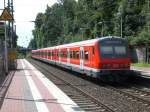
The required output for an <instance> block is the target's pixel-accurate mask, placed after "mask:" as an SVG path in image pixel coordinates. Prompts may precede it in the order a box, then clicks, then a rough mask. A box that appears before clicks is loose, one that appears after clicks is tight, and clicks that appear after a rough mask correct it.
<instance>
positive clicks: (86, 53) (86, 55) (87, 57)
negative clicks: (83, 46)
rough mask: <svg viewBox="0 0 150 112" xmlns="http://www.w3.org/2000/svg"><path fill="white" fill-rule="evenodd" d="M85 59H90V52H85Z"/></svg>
mask: <svg viewBox="0 0 150 112" xmlns="http://www.w3.org/2000/svg"><path fill="white" fill-rule="evenodd" d="M84 58H85V60H88V59H89V52H88V51H85V52H84Z"/></svg>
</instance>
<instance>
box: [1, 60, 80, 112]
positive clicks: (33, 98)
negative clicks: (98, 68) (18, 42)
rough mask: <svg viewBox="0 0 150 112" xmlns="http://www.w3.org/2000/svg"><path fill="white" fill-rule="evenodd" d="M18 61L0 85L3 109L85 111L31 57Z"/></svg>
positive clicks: (17, 111) (14, 111)
mask: <svg viewBox="0 0 150 112" xmlns="http://www.w3.org/2000/svg"><path fill="white" fill-rule="evenodd" d="M17 64H18V67H17V70H16V71H12V72H10V74H9V75H8V76H7V77H6V79H5V80H6V81H4V84H2V87H3V88H0V92H1V94H0V95H1V100H0V101H1V103H0V104H1V110H0V112H83V111H82V110H81V109H80V108H79V106H78V105H77V104H76V103H75V102H74V101H72V100H71V99H70V98H69V97H68V96H67V95H66V94H65V93H64V92H62V91H61V90H60V89H59V88H58V87H57V86H56V85H54V84H53V83H52V82H51V81H50V80H49V79H47V78H46V77H45V76H44V75H43V74H42V73H41V72H40V71H38V70H37V69H36V68H35V67H34V66H33V65H31V64H30V63H29V62H28V61H27V60H25V59H19V60H17ZM2 93H3V95H2ZM4 93H5V94H4Z"/></svg>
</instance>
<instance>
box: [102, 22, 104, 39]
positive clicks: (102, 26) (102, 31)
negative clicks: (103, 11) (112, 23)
mask: <svg viewBox="0 0 150 112" xmlns="http://www.w3.org/2000/svg"><path fill="white" fill-rule="evenodd" d="M103 35H104V34H103V22H102V37H103Z"/></svg>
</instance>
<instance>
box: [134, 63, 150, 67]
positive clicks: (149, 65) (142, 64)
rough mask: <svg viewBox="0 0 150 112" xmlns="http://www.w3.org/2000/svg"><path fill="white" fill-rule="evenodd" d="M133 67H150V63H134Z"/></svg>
mask: <svg viewBox="0 0 150 112" xmlns="http://www.w3.org/2000/svg"><path fill="white" fill-rule="evenodd" d="M131 66H135V67H147V68H148V67H150V64H148V63H132V64H131Z"/></svg>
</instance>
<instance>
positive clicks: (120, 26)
mask: <svg viewBox="0 0 150 112" xmlns="http://www.w3.org/2000/svg"><path fill="white" fill-rule="evenodd" d="M120 19H121V21H120V22H121V23H120V27H121V28H120V32H121V38H122V14H121V18H120Z"/></svg>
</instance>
